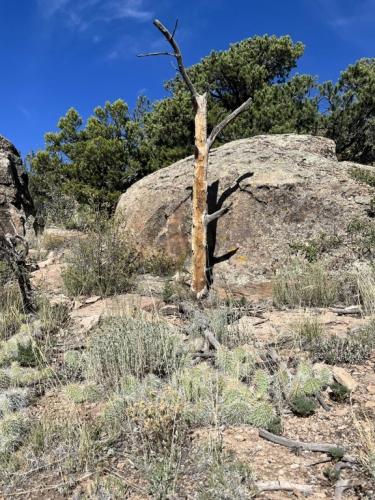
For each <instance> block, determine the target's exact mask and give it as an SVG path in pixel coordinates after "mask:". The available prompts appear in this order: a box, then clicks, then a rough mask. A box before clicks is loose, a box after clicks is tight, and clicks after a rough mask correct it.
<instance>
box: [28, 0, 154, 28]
mask: <svg viewBox="0 0 375 500" xmlns="http://www.w3.org/2000/svg"><path fill="white" fill-rule="evenodd" d="M37 2H38V7H39V10H40V12H41V13H42V14H43V16H44V17H45V18H47V19H51V18H54V17H62V18H63V19H65V21H66V23H67V24H68V25H69V26H71V27H73V28H77V29H85V28H86V27H87V26H89V25H90V24H92V23H94V22H100V21H102V22H103V21H104V22H110V21H115V20H120V19H135V20H137V21H148V20H150V19H151V18H152V15H153V13H152V12H151V11H149V10H147V9H146V8H145V6H144V3H145V0H79V1H77V0H37Z"/></svg>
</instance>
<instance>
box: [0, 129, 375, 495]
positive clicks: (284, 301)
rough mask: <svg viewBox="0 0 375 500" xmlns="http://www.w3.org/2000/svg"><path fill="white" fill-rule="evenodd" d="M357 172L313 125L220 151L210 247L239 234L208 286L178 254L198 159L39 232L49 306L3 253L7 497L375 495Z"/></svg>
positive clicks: (367, 266)
mask: <svg viewBox="0 0 375 500" xmlns="http://www.w3.org/2000/svg"><path fill="white" fill-rule="evenodd" d="M215 158H216V159H215ZM240 158H242V160H241V161H240ZM215 161H216V167H217V173H218V172H220V179H219V181H218V176H217V175H216V176H215V175H214V172H213V169H214V166H215V163H214V162H215ZM355 168H358V167H355V166H354V165H352V164H347V163H338V162H337V160H336V159H335V155H334V144H333V143H332V142H330V141H327V140H324V139H320V138H313V137H304V136H301V137H298V136H273V137H258V138H254V139H251V140H246V141H239V142H236V143H232V144H229V145H226V146H223V147H222V148H219V149H218V150H216V151H215V152H214V153H213V155H212V163H211V175H212V178H211V180H210V182H211V186H212V185H213V184H214V183H215V179H216V181H217V185H216V188H215V197H214V198H215V203H216V206H217V205H218V204H219V206H220V204H221V203H224V202H230V201H232V202H233V208H232V211H231V212H230V213H229V214H227V215H225V216H224V217H223V218H222V219H221V220H220V221H219V223H218V227H217V228H216V230H217V233H215V235H216V236H215V238H216V245H215V252H214V253H215V256H216V257H220V255H221V253H223V252H225V251H228V249H229V250H230V248H231V245H232V246H233V245H234V242H235V243H236V245H237V244H238V246H240V248H239V249H238V251H237V252H236V253H234V252H233V255H232V256H231V258H229V259H227V260H225V261H223V262H221V263H218V265H217V266H215V271H216V269H217V270H218V271H220V273H222V274H221V277H220V274H219V272H218V273H217V275H216V274H215V277H216V278H218V279H217V280H216V281H219V278H220V279H221V290H220V286H217V284H216V283H215V287H216V290H215V289H213V290H211V291H210V294H209V296H208V297H207V298H205V299H204V300H202V301H200V302H197V301H196V300H195V299H193V298H192V297H191V295H190V293H189V286H188V280H189V276H188V275H187V274H185V273H183V272H181V269H177V270H176V267H175V263H174V261H173V260H172V261H171V260H170V259H168V256H167V255H166V254H167V251H166V250H168V252H169V253H170V254H171V255H173V256H174V257H178V258H179V257H180V256H181V255H182V256H184V257H185V256H186V253H187V250H188V238H189V234H188V233H189V231H188V230H189V227H188V226H189V210H190V209H189V199H190V192H189V189H188V188H189V187H190V183H191V173H192V172H191V159H187V160H184V161H182V162H179V163H178V164H176V165H172V166H171V167H168V168H166V169H164V170H162V171H160V172H157V173H155V174H152V175H151V176H149V177H148V178H146V179H144V180H143V181H140V182H139V183H138V184H137V185H135V186H134V187H133V188H131V189H130V190H129V192H128V193H127V194H126V195H124V196H123V198H122V200H121V201H120V204H119V208H118V214H117V220H118V219H120V222H121V225H120V228H119V227H118V226H117V224H116V223H115V222H114V221H105V222H103V221H100V219H98V220H94V222H93V224H92V226H91V227H89V226H88V227H87V228H86V230H85V231H78V230H71V229H70V230H68V229H66V228H56V227H49V228H47V229H46V231H45V232H44V234H43V235H38V236H35V235H33V234H32V233H31V232H30V234H29V235H28V238H29V243H30V246H31V250H30V252H29V268H30V271H31V272H30V274H31V281H32V284H33V289H34V296H33V298H34V301H35V312H34V313H33V314H27V313H26V311H25V310H24V308H23V305H22V301H21V300H20V295H19V291H18V288H17V284H16V283H15V281H14V279H12V277H11V275H10V274H9V272H3V271H4V268H2V269H0V271H1V272H0V280H1V288H0V496H1V498H13V497H18V498H25V499H33V500H34V499H35V500H39V499H46V500H47V499H51V498H53V499H66V498H69V499H70V498H71V499H77V500H78V499H79V500H81V499H82V500H83V499H123V498H129V499H132V500H141V499H142V500H143V499H145V500H146V499H150V500H152V499H159V500H167V499H170V500H172V499H173V500H174V499H176V500H177V499H192V500H195V499H196V500H216V499H220V500H221V499H222V500H238V499H240V500H247V499H251V498H259V499H265V500H279V499H285V500H286V499H288V498H291V497H296V498H302V497H304V496H310V498H312V499H314V500H315V499H321V500H323V499H325V500H330V499H332V498H334V499H335V500H340V499H345V500H355V499H366V500H370V499H373V498H375V497H374V495H375V467H374V464H375V425H374V421H375V403H374V394H375V371H374V367H375V319H374V316H375V271H374V268H373V266H372V264H371V256H372V255H373V254H374V252H375V248H374V247H375V243H374V242H375V237H374V229H373V222H372V220H371V217H369V214H371V204H370V196H371V191H370V188H369V187H367V186H366V184H365V183H362V182H358V179H359V177H361V175H362V174H363V172H367V171H369V172H370V170H366V169H364V167H361V170H360V172H362V174H361V175H359V174H358V170H355ZM361 178H362V177H361ZM355 179H357V180H355ZM211 193H212V191H211ZM173 200H175V202H176V203H177V202H178V204H179V206H177V205H175V204H173V203H172V202H173ZM212 206H213V205H211V207H212ZM171 207H172V208H173V210H174V212H173V210H172V209H171ZM170 210H172V211H170ZM212 211H214V208H213V209H212ZM172 212H173V213H172ZM168 214H169V215H168ZM241 214H242V216H241ZM166 215H167V216H166ZM185 217H186V220H185ZM352 220H357V222H356V223H355V224H354V223H351V222H350V221H352ZM361 224H364V225H361ZM124 228H125V229H126V230H127V231H132V232H133V234H134V233H137V236H138V237H139V238H138V242H139V241H140V242H142V244H143V247H144V248H143V249H142V250H144V249H147V248H148V250H149V252H142V251H140V249H139V246H138V248H134V247H132V246H131V245H132V244H133V240H132V239H129V240H124V237H123V236H124ZM353 228H354V229H355V231H357V233H356V232H355V231H354V229H353ZM262 230H263V233H262ZM353 231H354V232H353ZM358 231H359V233H358ZM361 231H362V232H361ZM284 232H285V234H284ZM235 236H236V237H235ZM215 238H214V239H215ZM356 238H357V239H356ZM177 249H179V250H178V251H177ZM270 249H271V250H270ZM292 253H296V254H298V255H296V256H295V257H293V258H292V256H291V254H292ZM147 255H148V257H147V259H146V256H147ZM274 269H275V271H274ZM5 271H9V270H7V269H5ZM219 283H220V282H219ZM259 283H260V285H262V286H263V289H262V293H260V285H259ZM257 286H258V288H257ZM235 287H237V291H238V294H239V295H241V299H240V300H238V299H237V298H236V297H235V293H233V289H234V288H235ZM223 290H224V291H225V292H226V293H225V294H224V295H225V296H224V298H223V296H222V294H221V293H217V291H219V292H220V291H223Z"/></svg>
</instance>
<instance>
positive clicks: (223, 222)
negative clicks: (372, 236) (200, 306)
mask: <svg viewBox="0 0 375 500" xmlns="http://www.w3.org/2000/svg"><path fill="white" fill-rule="evenodd" d="M353 166H355V164H353V163H349V162H338V160H337V157H336V153H335V144H334V142H333V141H331V140H329V139H325V138H322V137H313V136H299V135H293V134H286V135H271V136H264V135H263V136H257V137H254V138H251V139H242V140H239V141H234V142H231V143H228V144H225V145H224V146H221V147H219V148H217V149H215V150H213V151H212V153H211V155H210V162H209V176H208V182H209V193H208V206H209V213H213V212H215V211H216V210H218V209H219V208H221V207H222V206H223V205H227V204H229V203H231V204H232V209H231V210H230V212H228V213H227V214H225V215H223V216H222V217H221V218H220V219H219V220H218V221H217V222H214V223H212V224H211V226H210V227H209V231H208V232H209V241H208V245H209V252H210V254H211V263H212V264H213V267H214V280H215V283H217V282H218V281H219V282H221V283H222V284H223V283H225V284H226V286H227V287H228V288H230V289H232V288H233V290H234V291H235V289H236V287H237V288H238V287H241V288H243V287H248V289H249V290H251V287H254V286H255V287H256V286H259V287H260V289H261V288H262V287H264V286H265V284H264V282H265V281H266V280H267V277H268V276H270V275H271V274H272V273H273V270H274V269H275V268H277V267H279V266H281V265H282V264H283V262H284V261H285V259H286V258H287V256H288V255H290V244H291V243H294V242H301V241H307V240H308V239H311V238H313V237H316V236H318V235H319V234H321V233H325V234H327V235H337V236H340V237H342V238H343V240H345V238H346V235H347V226H348V223H349V221H350V220H352V219H353V218H354V217H367V210H368V209H369V202H370V198H371V192H370V188H368V187H367V186H366V185H362V184H359V183H358V182H356V181H355V180H353V179H352V178H351V176H350V173H349V171H350V169H351V168H352V167H353ZM361 167H362V168H371V167H366V166H361ZM192 178H193V157H189V158H186V159H184V160H181V161H179V162H177V163H175V164H173V165H171V166H169V167H167V168H164V169H161V170H159V171H157V172H155V173H153V174H151V175H149V176H147V177H145V178H144V179H142V180H140V181H139V182H137V183H136V184H134V185H133V186H132V187H131V188H130V189H129V190H128V191H127V192H126V193H125V194H123V195H122V197H121V198H120V201H119V203H118V207H117V211H116V214H117V217H118V218H119V219H120V220H121V222H122V227H123V230H124V232H125V233H127V232H130V233H132V234H133V235H135V237H136V238H137V239H138V241H139V244H140V245H141V246H142V247H143V248H161V249H163V250H164V251H165V252H166V253H167V254H169V255H171V256H175V257H178V258H180V257H181V256H182V255H183V256H185V255H186V256H189V255H190V230H191V189H192ZM334 252H336V254H337V255H338V254H339V253H340V249H339V248H336V249H335V250H334ZM337 255H336V256H337ZM257 283H259V285H257Z"/></svg>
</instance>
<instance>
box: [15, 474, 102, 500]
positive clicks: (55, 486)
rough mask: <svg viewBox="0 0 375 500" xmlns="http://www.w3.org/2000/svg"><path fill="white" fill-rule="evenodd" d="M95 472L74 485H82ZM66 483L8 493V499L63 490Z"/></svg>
mask: <svg viewBox="0 0 375 500" xmlns="http://www.w3.org/2000/svg"><path fill="white" fill-rule="evenodd" d="M94 474H95V472H88V473H87V474H84V475H83V476H81V477H79V478H77V479H75V480H74V483H75V484H77V483H80V482H81V481H83V480H85V479H88V478H89V477H91V476H93V475H94ZM66 485H67V483H66V482H62V483H57V484H53V485H51V486H43V487H41V488H35V489H32V490H22V491H16V492H15V493H7V496H8V497H19V496H21V495H30V494H31V493H41V492H42V491H49V490H57V489H58V488H62V487H63V486H66Z"/></svg>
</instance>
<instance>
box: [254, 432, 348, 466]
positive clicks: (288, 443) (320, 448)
mask: <svg viewBox="0 0 375 500" xmlns="http://www.w3.org/2000/svg"><path fill="white" fill-rule="evenodd" d="M259 436H260V437H261V438H263V439H266V440H267V441H270V442H271V443H275V444H278V445H280V446H285V447H286V448H290V449H292V450H296V451H313V452H317V453H328V454H329V455H332V454H333V453H334V452H335V450H338V449H340V450H342V449H343V448H342V446H340V445H337V444H330V443H304V442H303V441H296V440H294V439H289V438H286V437H283V436H277V435H276V434H272V432H269V431H266V430H265V429H261V430H260V431H259ZM340 460H341V461H342V462H351V463H355V462H356V459H355V458H354V457H352V456H351V455H347V454H345V453H344V454H343V456H342V457H340Z"/></svg>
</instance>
